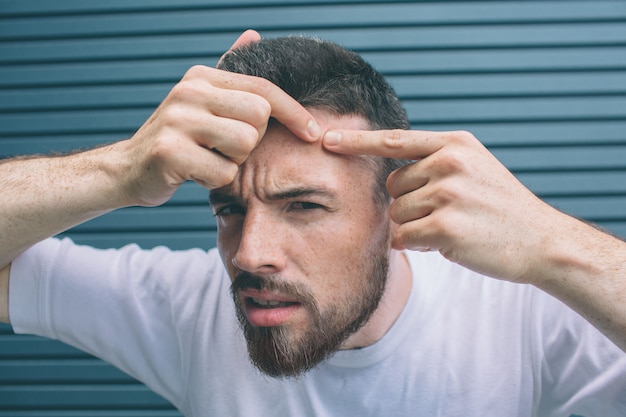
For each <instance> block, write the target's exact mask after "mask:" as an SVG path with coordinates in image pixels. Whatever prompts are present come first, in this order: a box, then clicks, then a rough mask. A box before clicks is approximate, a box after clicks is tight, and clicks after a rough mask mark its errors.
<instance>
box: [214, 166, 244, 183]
mask: <svg viewBox="0 0 626 417" xmlns="http://www.w3.org/2000/svg"><path fill="white" fill-rule="evenodd" d="M238 173H239V166H238V165H237V164H236V163H234V162H225V163H224V164H223V166H222V167H220V169H219V171H218V174H217V175H216V176H215V178H214V184H213V185H214V187H215V188H218V187H223V186H225V185H228V184H230V183H231V182H233V181H234V180H235V178H236V177H237V174H238Z"/></svg>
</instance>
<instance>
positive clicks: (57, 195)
mask: <svg viewBox="0 0 626 417" xmlns="http://www.w3.org/2000/svg"><path fill="white" fill-rule="evenodd" d="M123 146H124V145H123V143H118V144H115V145H111V146H107V147H103V148H98V149H94V150H91V151H87V152H83V153H77V154H73V155H68V156H60V157H34V158H24V159H21V158H20V159H12V160H6V161H3V162H2V163H0V178H2V189H1V191H0V236H1V239H0V268H3V267H5V266H6V265H8V264H9V263H10V262H11V260H12V259H13V258H15V257H16V256H17V255H18V254H19V253H21V252H22V251H24V250H25V249H27V248H28V247H30V246H31V245H33V244H35V243H36V242H38V241H40V240H43V239H45V238H47V237H49V236H52V235H55V234H57V233H59V232H62V231H64V230H67V229H69V228H71V227H72V226H75V225H77V224H80V223H82V222H84V221H87V220H89V219H91V218H94V217H96V216H98V215H101V214H104V213H106V212H108V211H111V210H113V209H116V208H119V207H124V206H127V205H130V204H131V202H130V199H129V198H128V197H127V193H126V192H125V190H124V187H123V181H121V178H123V176H124V174H125V173H127V172H128V171H129V168H130V167H129V166H128V165H129V164H128V163H127V162H126V159H127V158H125V157H123V152H121V151H120V148H122V147H123Z"/></svg>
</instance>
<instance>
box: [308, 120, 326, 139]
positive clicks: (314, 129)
mask: <svg viewBox="0 0 626 417" xmlns="http://www.w3.org/2000/svg"><path fill="white" fill-rule="evenodd" d="M306 128H307V130H308V132H309V135H311V137H312V138H315V139H319V137H320V136H322V128H321V127H320V126H319V125H318V124H317V123H316V122H315V120H310V121H309V124H308V125H307V126H306Z"/></svg>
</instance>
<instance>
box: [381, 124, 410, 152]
mask: <svg viewBox="0 0 626 417" xmlns="http://www.w3.org/2000/svg"><path fill="white" fill-rule="evenodd" d="M405 133H406V131H404V130H401V129H392V130H386V131H385V132H384V133H383V137H382V144H383V146H385V147H387V148H389V149H394V150H395V149H402V148H404V147H405V146H406V141H405V139H404V138H405V136H404V135H405Z"/></svg>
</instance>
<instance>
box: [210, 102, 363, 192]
mask: <svg viewBox="0 0 626 417" xmlns="http://www.w3.org/2000/svg"><path fill="white" fill-rule="evenodd" d="M311 113H312V114H313V115H314V117H315V118H316V119H317V121H318V123H319V124H320V125H321V127H322V129H324V130H331V129H367V128H368V124H367V122H366V121H365V120H364V119H363V118H361V117H358V116H352V115H349V116H334V115H330V114H328V113H325V112H321V111H315V110H311ZM366 161H369V159H367V158H365V157H361V156H351V155H339V154H335V153H332V152H329V151H327V150H326V149H324V147H323V146H322V143H321V141H318V142H315V143H309V142H305V141H303V140H301V139H299V138H298V137H296V136H295V135H294V134H293V133H291V132H290V131H289V130H287V128H285V127H284V126H283V125H281V124H279V123H273V124H271V125H270V127H269V128H268V130H267V132H266V134H265V136H264V137H263V139H262V140H261V142H260V143H259V145H258V146H257V148H256V149H255V150H254V151H253V152H252V153H251V154H250V156H249V157H248V159H247V160H246V161H245V162H244V163H243V164H242V166H241V168H240V170H239V174H238V175H237V178H236V179H235V181H234V182H233V183H231V184H230V185H228V186H226V187H223V188H222V189H220V190H219V191H218V190H216V193H220V194H231V195H237V196H241V197H243V198H245V196H246V195H248V194H250V193H252V194H255V195H258V196H260V197H264V196H268V195H272V194H280V193H284V192H285V191H288V190H290V189H302V188H305V189H318V190H327V191H329V192H337V193H340V192H345V190H346V188H355V187H357V188H358V184H361V185H365V184H369V183H370V181H369V180H368V178H373V174H372V173H371V171H372V170H371V167H370V165H369V164H368V163H367V162H366ZM368 173H369V176H368ZM361 189H362V188H361Z"/></svg>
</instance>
